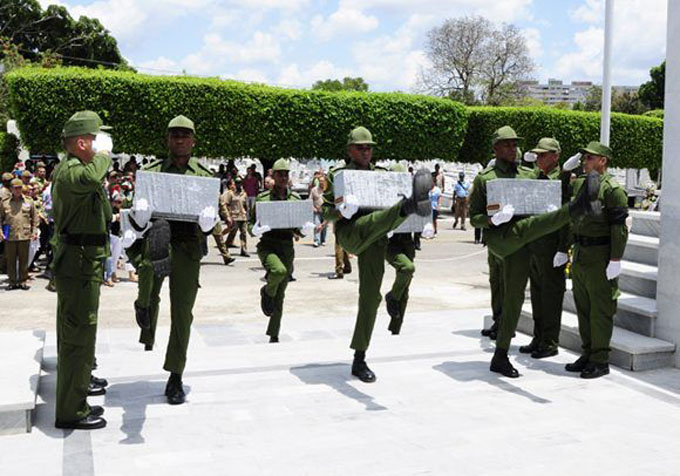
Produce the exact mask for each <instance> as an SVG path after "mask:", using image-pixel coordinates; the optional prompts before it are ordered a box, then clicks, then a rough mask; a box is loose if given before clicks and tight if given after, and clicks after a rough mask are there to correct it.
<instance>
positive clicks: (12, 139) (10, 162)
mask: <svg viewBox="0 0 680 476" xmlns="http://www.w3.org/2000/svg"><path fill="white" fill-rule="evenodd" d="M17 160H19V140H18V139H17V137H16V136H15V135H14V134H8V133H6V132H0V172H11V171H12V169H13V168H14V164H15V162H16V161H17Z"/></svg>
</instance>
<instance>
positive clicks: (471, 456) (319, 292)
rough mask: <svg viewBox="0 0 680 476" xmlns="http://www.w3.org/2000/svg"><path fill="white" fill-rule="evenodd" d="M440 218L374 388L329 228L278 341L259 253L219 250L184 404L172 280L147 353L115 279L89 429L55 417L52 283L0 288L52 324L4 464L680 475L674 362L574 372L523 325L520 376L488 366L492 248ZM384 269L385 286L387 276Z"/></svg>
mask: <svg viewBox="0 0 680 476" xmlns="http://www.w3.org/2000/svg"><path fill="white" fill-rule="evenodd" d="M440 226H441V229H442V231H441V232H440V235H439V236H438V237H437V238H436V239H435V240H431V241H425V240H424V241H423V251H422V252H421V253H419V255H418V257H417V259H416V266H417V273H416V276H415V278H414V281H413V284H412V287H411V292H410V294H411V301H410V303H409V311H408V313H407V316H406V320H405V323H404V326H403V328H402V335H400V336H392V335H390V334H389V333H388V331H387V329H386V328H387V323H388V316H387V314H386V312H385V309H384V306H382V307H381V309H380V312H379V316H378V321H377V323H376V328H375V332H374V337H373V341H372V344H371V348H370V349H369V352H368V363H369V365H370V366H371V368H372V369H373V370H374V371H375V372H376V374H377V376H378V380H377V382H376V383H373V384H365V383H362V382H360V381H359V380H357V379H355V378H353V377H351V375H350V364H351V357H352V352H351V350H350V349H349V340H350V337H351V331H352V326H353V324H354V315H355V312H356V298H357V275H356V272H354V273H352V274H351V275H349V276H347V277H346V279H345V280H343V281H329V280H327V279H326V276H327V274H328V273H330V272H332V270H333V259H332V251H333V248H332V235H331V236H329V238H330V241H331V243H330V244H329V246H326V247H322V248H316V249H315V248H312V247H311V245H310V242H309V241H308V240H307V241H304V242H301V243H300V244H299V245H298V246H296V252H297V256H298V257H299V259H298V260H297V261H296V265H295V276H296V278H297V279H298V280H297V282H295V283H291V285H290V286H289V287H288V291H287V294H288V295H287V298H286V305H285V309H284V317H283V326H282V334H281V343H280V344H276V345H274V344H268V343H266V341H267V337H266V336H265V335H264V330H265V327H266V320H265V318H264V317H263V316H262V315H261V314H260V312H259V287H260V286H261V285H262V281H261V277H262V275H263V270H262V269H261V267H260V265H259V262H258V261H257V259H255V258H251V259H240V260H238V261H237V262H236V263H235V264H234V265H233V266H229V267H225V266H224V265H221V264H219V256H217V255H216V253H215V250H214V249H211V254H210V256H209V257H208V258H207V259H206V260H205V261H204V266H203V267H202V270H201V286H202V287H201V289H200V290H199V295H198V303H197V307H196V309H195V313H194V314H195V324H194V327H193V333H192V339H191V344H190V347H189V358H188V364H187V370H186V373H185V376H184V382H185V388H186V389H187V393H188V395H187V403H186V404H184V405H180V406H169V405H167V404H166V403H165V397H164V396H163V390H164V386H165V381H166V379H167V373H166V372H164V371H163V370H162V364H163V357H164V351H165V346H166V343H167V338H168V332H169V328H168V325H169V320H168V319H169V302H168V298H167V290H165V291H164V294H163V295H162V303H161V308H162V311H161V321H160V324H159V329H158V333H157V336H158V342H157V345H156V347H155V350H154V351H153V352H144V351H143V348H142V346H141V345H139V344H138V343H137V337H138V332H137V329H136V326H135V324H134V318H133V315H132V301H133V299H134V295H135V286H134V285H133V284H132V283H126V282H121V283H119V284H118V285H117V286H116V287H114V288H112V289H103V290H102V303H101V319H100V327H99V333H98V340H97V356H98V361H99V370H98V371H97V372H96V374H97V375H99V376H102V377H106V378H108V380H109V388H108V393H107V395H106V396H104V397H95V398H91V399H90V401H91V403H93V404H98V405H104V407H105V409H106V414H105V418H106V419H107V420H108V426H107V428H105V429H103V430H97V431H92V432H86V431H73V432H72V431H62V430H56V429H55V428H54V426H53V424H54V391H55V383H56V375H55V365H56V342H55V336H54V307H55V300H56V297H55V295H54V294H51V293H49V292H47V291H45V290H44V289H43V286H44V281H42V280H40V279H36V281H34V283H35V284H34V286H33V288H32V289H31V290H30V291H27V292H21V291H15V292H12V293H8V292H4V291H2V292H0V299H2V303H3V306H2V307H3V309H8V308H10V309H11V310H10V312H9V315H5V316H3V319H2V322H1V323H0V330H2V331H3V332H16V331H20V330H24V329H34V328H38V329H45V330H46V331H47V337H46V343H45V349H44V358H43V376H42V378H41V379H40V390H39V397H38V405H37V408H36V411H35V413H34V427H33V431H32V433H29V434H21V435H11V436H0V475H2V476H9V475H12V476H14V475H21V476H28V475H33V474H36V475H41V476H47V475H79V476H80V475H82V476H89V475H97V476H104V475H126V476H132V475H138V474H140V475H145V476H148V475H166V474H177V475H203V474H217V475H224V474H228V475H250V474H252V475H270V474H271V475H287V474H290V475H336V474H337V475H419V474H435V475H468V474H470V475H519V474H543V473H548V474H551V475H574V474H581V475H590V474H598V475H608V474H612V475H613V474H616V475H643V474H644V475H665V474H667V475H676V474H678V467H680V454H679V453H678V451H677V448H678V441H680V370H678V369H661V370H655V371H650V372H642V373H633V372H627V371H622V370H620V369H617V368H613V369H612V374H611V375H609V376H607V377H605V378H601V379H597V380H594V381H586V380H582V379H580V378H578V376H576V375H573V374H569V373H567V372H565V371H564V364H565V363H566V362H569V361H571V360H573V359H574V358H575V355H574V354H573V353H571V352H568V351H566V350H561V351H560V354H559V355H558V356H557V357H555V358H552V359H547V360H544V361H535V360H533V359H531V358H528V357H526V356H523V355H519V354H518V353H517V346H518V345H521V344H525V343H528V341H529V338H528V337H527V336H525V335H521V334H518V336H517V338H516V339H514V340H513V347H512V349H511V360H512V361H513V364H514V365H515V366H516V367H517V368H518V370H519V371H520V373H521V374H522V377H521V378H520V379H517V380H511V379H506V378H502V377H499V376H498V375H497V374H492V373H490V372H489V370H488V365H489V360H490V358H491V355H492V353H493V344H492V343H490V342H489V340H488V339H486V338H482V337H481V336H480V334H479V329H480V326H481V325H482V322H483V317H484V315H485V314H487V313H488V311H487V307H488V301H489V295H488V293H489V290H488V275H487V274H486V249H485V248H482V247H481V246H479V245H474V244H473V242H472V240H473V236H472V231H470V230H469V231H467V232H461V231H457V230H456V231H452V230H450V226H451V221H450V220H443V221H442V222H440ZM211 245H212V242H211ZM251 248H252V247H251ZM254 256H255V254H254V253H253V257H254ZM353 264H355V265H356V260H353ZM386 269H387V272H386V277H385V281H384V283H383V292H386V291H387V289H388V288H389V285H390V284H391V279H392V277H393V272H392V271H391V270H390V268H389V266H387V268H386ZM166 287H167V286H166ZM9 302H11V303H12V304H11V306H7V303H9ZM6 314H7V312H6Z"/></svg>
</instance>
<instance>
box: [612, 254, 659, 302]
mask: <svg viewBox="0 0 680 476" xmlns="http://www.w3.org/2000/svg"><path fill="white" fill-rule="evenodd" d="M658 272H659V270H658V268H657V267H656V266H651V265H648V264H643V263H634V262H632V261H626V260H623V261H621V275H620V276H619V288H620V289H621V291H624V292H628V293H631V294H635V295H638V296H645V297H648V298H652V299H656V279H657V275H658Z"/></svg>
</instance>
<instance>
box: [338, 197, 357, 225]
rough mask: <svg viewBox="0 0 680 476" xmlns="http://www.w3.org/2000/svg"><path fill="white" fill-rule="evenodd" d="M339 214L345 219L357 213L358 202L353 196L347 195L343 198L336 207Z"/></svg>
mask: <svg viewBox="0 0 680 476" xmlns="http://www.w3.org/2000/svg"><path fill="white" fill-rule="evenodd" d="M338 210H340V214H341V215H342V216H343V217H345V218H346V219H348V220H349V219H350V218H352V216H353V215H354V214H355V213H356V212H358V211H359V200H357V198H356V197H355V196H354V195H347V196H345V197H343V200H342V203H341V204H340V206H339V207H338Z"/></svg>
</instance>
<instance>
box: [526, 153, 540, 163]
mask: <svg viewBox="0 0 680 476" xmlns="http://www.w3.org/2000/svg"><path fill="white" fill-rule="evenodd" d="M537 159H538V155H536V154H534V153H533V152H525V153H524V160H525V162H536V160H537Z"/></svg>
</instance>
